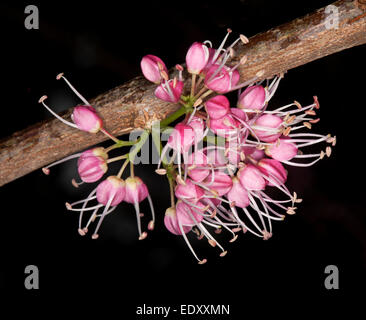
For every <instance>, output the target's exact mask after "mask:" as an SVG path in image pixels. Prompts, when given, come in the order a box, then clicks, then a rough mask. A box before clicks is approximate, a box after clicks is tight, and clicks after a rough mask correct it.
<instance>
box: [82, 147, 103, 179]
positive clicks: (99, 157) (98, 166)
mask: <svg viewBox="0 0 366 320" xmlns="http://www.w3.org/2000/svg"><path fill="white" fill-rule="evenodd" d="M107 158H108V155H107V153H105V152H104V148H94V149H90V150H86V151H84V152H83V153H82V154H81V156H80V157H79V159H78V172H79V176H80V178H81V180H82V181H84V182H87V183H91V182H95V181H98V180H99V179H100V178H101V177H102V176H103V175H104V174H105V173H106V172H107V170H108V165H107V161H106V159H107Z"/></svg>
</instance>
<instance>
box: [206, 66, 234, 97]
mask: <svg viewBox="0 0 366 320" xmlns="http://www.w3.org/2000/svg"><path fill="white" fill-rule="evenodd" d="M218 68H219V65H217V64H213V65H212V66H211V67H210V69H209V70H208V71H207V74H206V76H205V85H206V87H207V88H209V89H210V90H212V91H215V92H218V93H227V92H229V91H230V90H231V88H232V87H234V86H235V85H236V84H237V83H238V82H239V78H240V75H239V72H238V71H237V70H234V71H229V69H228V68H227V67H225V66H224V67H223V68H222V69H221V70H220V71H219V72H218V73H217V74H216V75H214V74H215V73H216V71H217V69H218Z"/></svg>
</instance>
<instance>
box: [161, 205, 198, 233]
mask: <svg viewBox="0 0 366 320" xmlns="http://www.w3.org/2000/svg"><path fill="white" fill-rule="evenodd" d="M164 225H165V227H166V228H167V229H168V230H169V231H170V232H171V233H173V234H175V235H177V236H180V235H182V231H181V229H180V228H179V223H178V217H177V213H176V210H175V208H168V209H166V211H165V217H164ZM182 229H183V232H184V233H188V232H189V231H191V229H192V227H190V226H182Z"/></svg>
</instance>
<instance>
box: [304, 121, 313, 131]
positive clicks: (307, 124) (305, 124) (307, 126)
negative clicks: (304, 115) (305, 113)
mask: <svg viewBox="0 0 366 320" xmlns="http://www.w3.org/2000/svg"><path fill="white" fill-rule="evenodd" d="M302 124H303V125H304V127H306V128H308V129H309V130H310V129H311V123H310V122H307V121H305V122H303V123H302Z"/></svg>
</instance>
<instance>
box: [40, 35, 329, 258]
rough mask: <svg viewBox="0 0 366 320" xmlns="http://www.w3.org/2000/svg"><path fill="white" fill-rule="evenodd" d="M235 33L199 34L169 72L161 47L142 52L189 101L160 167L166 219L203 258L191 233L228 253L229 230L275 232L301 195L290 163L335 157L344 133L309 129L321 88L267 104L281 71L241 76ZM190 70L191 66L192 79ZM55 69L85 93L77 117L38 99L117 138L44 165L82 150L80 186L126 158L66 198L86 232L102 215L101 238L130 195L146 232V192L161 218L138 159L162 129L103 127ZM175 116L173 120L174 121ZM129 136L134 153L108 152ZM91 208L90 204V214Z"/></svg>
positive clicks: (152, 72) (150, 73)
mask: <svg viewBox="0 0 366 320" xmlns="http://www.w3.org/2000/svg"><path fill="white" fill-rule="evenodd" d="M230 33H231V30H230V29H228V32H227V34H226V36H225V38H224V40H223V41H222V43H221V44H220V45H219V46H218V47H217V48H214V47H213V45H212V43H211V42H210V41H205V42H203V43H200V42H195V43H193V44H192V46H191V47H190V48H189V50H188V52H187V54H186V70H185V69H184V68H183V66H181V65H176V66H175V69H176V71H173V73H170V74H169V71H168V68H167V67H166V65H165V64H164V62H163V61H162V60H161V59H160V58H158V57H156V56H154V55H146V56H144V57H143V58H142V60H141V69H142V73H143V74H144V76H145V78H146V79H147V80H149V81H150V82H152V83H154V84H155V85H156V89H155V92H154V94H155V96H156V98H157V99H160V100H163V101H166V102H170V103H175V104H181V107H180V109H179V110H178V111H176V112H175V113H174V114H172V115H170V116H169V117H167V118H166V119H165V120H163V121H162V122H160V125H159V129H164V130H165V129H167V130H170V135H169V138H168V141H167V143H166V144H165V146H163V145H162V144H161V142H160V141H159V143H156V139H153V141H154V144H155V146H156V147H157V150H158V152H159V155H160V159H159V162H158V167H157V169H156V173H158V174H159V175H163V176H166V177H167V179H168V182H169V186H170V207H169V208H167V209H166V212H165V217H164V224H165V226H166V228H167V229H168V230H169V231H170V232H171V233H173V234H175V235H179V236H182V237H183V238H184V240H185V242H186V243H187V245H188V247H189V249H190V250H191V252H192V254H193V255H194V257H195V258H196V259H197V261H198V263H199V264H204V263H206V261H207V259H205V258H200V257H199V256H198V255H197V253H196V251H195V250H194V248H193V246H192V245H191V243H190V240H189V237H190V236H191V235H190V234H192V233H193V234H194V235H196V236H197V237H198V239H206V240H207V241H208V243H209V244H210V245H211V246H212V247H217V248H219V249H220V256H225V255H226V253H227V251H226V250H225V249H224V246H223V245H222V244H220V243H219V242H218V240H216V238H215V235H218V234H220V233H221V232H222V231H227V232H229V233H230V234H231V236H232V238H231V240H230V242H233V241H235V240H236V239H237V238H238V235H239V234H240V233H246V232H249V233H252V234H254V235H256V236H257V237H259V238H262V239H264V240H268V239H269V238H271V237H272V234H273V230H272V223H273V221H281V220H283V219H284V218H285V217H286V215H292V214H294V213H295V212H296V209H297V205H298V204H299V203H300V202H301V201H302V199H300V198H298V196H297V194H296V192H290V190H289V189H288V187H287V186H286V181H287V177H288V172H287V170H286V169H285V166H287V165H290V166H297V167H308V166H311V165H313V164H315V163H316V162H318V161H319V160H321V159H323V158H324V157H325V156H327V157H329V156H330V155H331V151H332V149H331V146H334V145H335V143H336V138H335V136H331V135H330V134H328V135H321V134H317V133H311V132H310V130H311V129H312V126H313V125H314V124H316V123H317V122H318V121H319V118H316V115H317V111H318V109H319V102H318V99H317V97H314V98H313V99H314V101H313V103H311V104H310V105H307V106H302V105H301V104H300V103H299V102H297V101H295V102H293V103H290V104H288V105H285V106H281V107H279V108H277V109H274V108H272V109H269V108H268V106H269V102H270V100H271V98H272V97H273V95H274V94H275V92H276V90H277V89H278V86H279V83H280V81H281V79H282V77H283V75H282V74H281V75H277V76H275V77H274V78H273V79H272V80H271V79H267V80H261V78H262V76H263V74H264V71H260V72H258V73H257V74H256V75H255V77H254V78H252V79H249V80H246V81H241V79H240V74H239V71H238V68H239V66H243V65H244V64H245V63H246V60H247V58H246V57H245V56H244V57H242V58H241V59H239V62H238V63H232V59H233V57H235V54H236V53H235V49H236V47H237V46H244V45H245V44H247V43H248V41H249V40H248V39H247V38H246V37H245V36H244V35H240V36H239V37H238V38H237V39H236V40H235V41H234V42H233V43H231V44H230V45H228V46H226V42H227V39H228V37H229V35H230ZM183 75H189V76H188V78H187V79H184V77H183ZM57 79H64V81H65V82H66V83H67V84H68V85H69V87H70V88H71V89H72V90H73V91H74V92H75V94H76V95H77V96H78V97H79V98H80V99H81V100H82V102H83V105H80V106H76V107H75V108H74V110H73V113H72V116H71V120H72V122H71V121H68V120H66V119H64V118H62V117H60V116H59V115H57V114H56V113H54V112H53V111H52V110H51V109H50V108H49V107H48V106H47V105H46V104H45V102H44V101H45V99H46V98H47V97H46V96H43V97H42V98H41V99H40V100H39V102H40V103H42V104H43V106H44V107H45V108H46V109H47V110H49V111H50V112H51V113H52V114H53V115H54V116H55V117H57V118H58V119H59V120H61V121H62V122H64V123H65V124H67V125H69V126H71V127H73V128H76V129H79V130H82V131H87V132H90V133H94V134H96V133H98V132H101V133H103V134H105V135H106V136H108V138H110V139H112V140H113V142H114V144H113V145H111V146H109V147H107V148H103V147H95V148H93V149H90V150H87V151H84V152H82V153H79V154H76V155H72V156H69V157H67V158H65V159H63V160H60V161H58V162H55V163H53V164H50V165H49V166H47V167H45V168H43V172H44V173H45V174H49V173H50V168H51V167H52V166H54V165H56V164H59V163H61V162H64V161H66V160H69V159H73V158H78V162H77V167H78V173H79V176H80V181H77V180H76V179H73V181H72V183H73V185H74V186H75V187H79V186H80V185H81V184H83V183H94V182H97V181H99V180H100V179H103V176H104V175H105V174H106V173H107V171H108V164H109V163H111V162H114V161H120V160H122V161H123V164H122V165H121V168H120V170H119V172H118V173H117V174H113V175H110V176H108V177H107V178H104V180H102V182H100V183H99V184H98V185H97V187H96V188H95V189H94V190H93V191H92V192H91V193H90V194H89V195H88V196H87V197H86V198H85V199H83V200H80V201H77V202H74V203H66V208H67V209H68V210H70V211H76V212H79V214H80V216H79V226H78V232H79V233H80V235H85V234H86V233H87V232H88V229H89V226H90V224H91V223H92V222H94V221H95V220H96V219H97V218H99V219H98V223H97V226H96V228H95V231H94V233H93V235H92V238H93V239H96V238H98V231H99V228H100V226H101V223H102V221H103V220H104V218H105V217H106V216H107V215H108V214H109V213H111V212H113V211H114V210H115V208H116V207H117V206H118V204H120V203H121V202H122V201H125V202H127V203H131V204H133V205H134V207H135V212H136V218H137V226H138V232H139V239H144V238H146V236H147V232H146V231H143V230H142V226H141V216H143V214H141V213H140V207H139V204H140V203H141V201H143V200H145V199H147V200H148V201H149V204H150V208H151V215H152V219H151V220H150V222H149V223H148V225H147V229H149V230H152V229H153V228H154V225H155V214H154V208H153V204H152V200H151V197H150V195H149V192H148V189H147V187H146V185H145V184H144V182H143V181H142V180H141V179H140V178H138V177H136V176H135V175H134V165H133V160H134V157H135V155H136V153H137V152H138V151H139V150H140V149H141V148H142V146H143V145H144V143H145V142H146V140H147V138H148V137H149V135H150V133H152V134H154V133H153V132H152V131H153V128H151V130H145V131H144V133H143V135H141V137H140V139H138V140H136V141H123V140H119V139H118V138H116V137H114V136H113V135H112V134H111V133H109V132H108V131H107V130H105V128H104V127H103V122H102V119H101V118H100V116H99V115H98V113H97V112H96V110H95V109H94V108H93V107H92V106H91V105H90V104H89V103H88V101H87V100H86V99H85V98H84V97H83V96H82V95H81V94H80V93H79V92H77V91H76V89H75V88H74V87H73V86H72V85H71V84H70V82H69V81H68V80H67V79H66V78H65V77H64V76H63V74H59V75H58V76H57ZM235 90H238V101H237V102H236V104H234V105H233V103H232V102H231V101H230V100H229V99H228V98H227V97H226V96H225V95H224V94H226V93H229V92H232V91H235ZM179 119H180V120H179ZM173 122H175V126H174V127H171V126H170V124H171V123H173ZM159 133H160V130H159ZM319 143H323V144H328V145H327V146H326V147H325V148H324V150H320V151H318V152H313V151H311V152H310V151H307V149H308V148H307V147H309V146H311V148H310V149H311V150H312V149H313V147H312V146H313V145H315V144H319ZM126 146H133V148H132V149H131V150H130V152H128V153H126V154H123V155H120V156H117V157H114V158H110V157H109V155H108V154H109V152H110V151H111V150H114V149H117V148H120V147H126ZM308 150H309V149H308ZM128 165H130V176H129V177H128V178H126V179H125V180H124V179H122V175H123V173H124V171H125V169H126V167H127V166H128ZM273 194H275V195H276V196H275V197H274V196H273ZM85 213H91V214H90V216H89V219H88V221H87V223H86V224H83V223H82V221H83V215H84V214H85ZM191 231H192V232H191Z"/></svg>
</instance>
